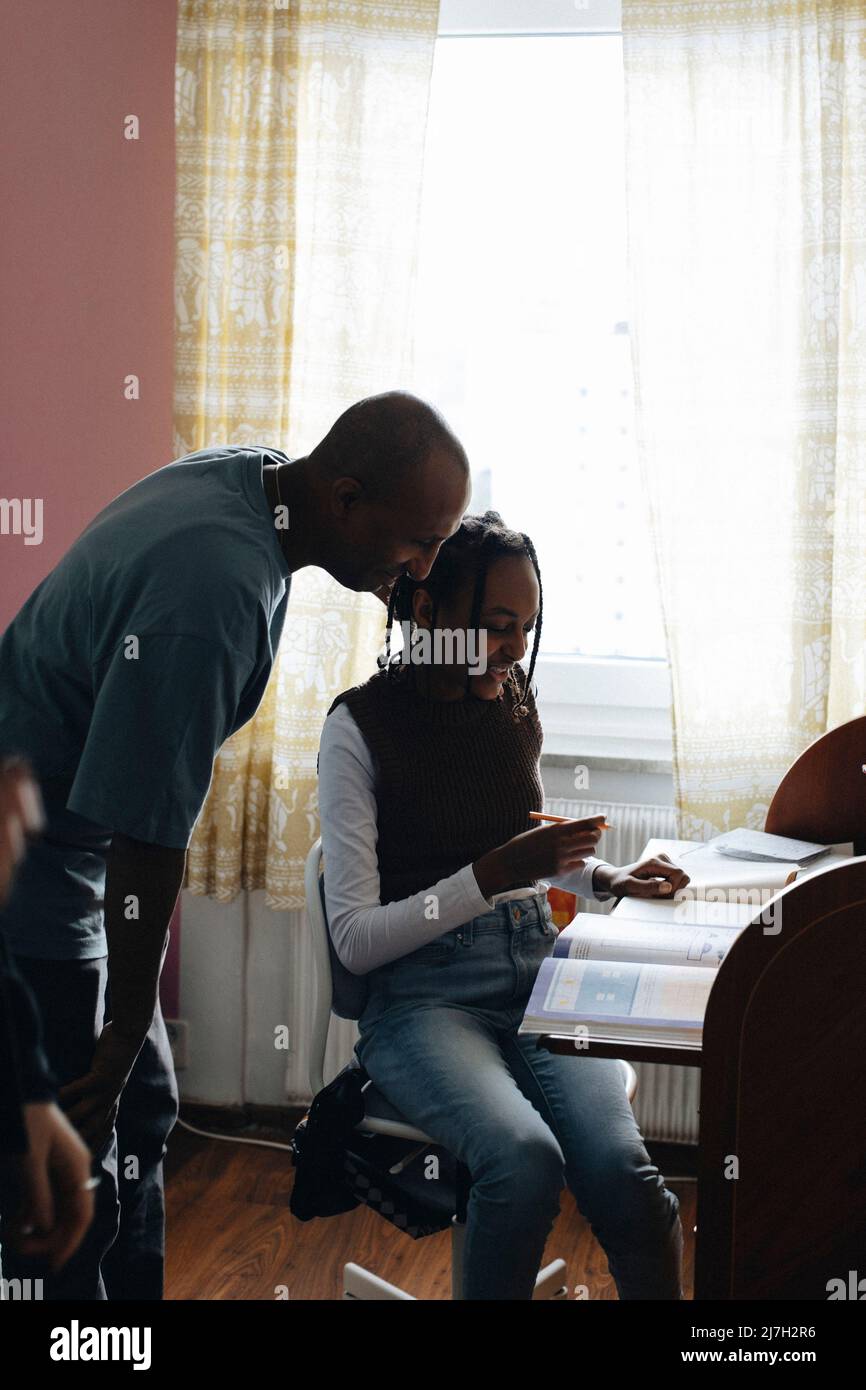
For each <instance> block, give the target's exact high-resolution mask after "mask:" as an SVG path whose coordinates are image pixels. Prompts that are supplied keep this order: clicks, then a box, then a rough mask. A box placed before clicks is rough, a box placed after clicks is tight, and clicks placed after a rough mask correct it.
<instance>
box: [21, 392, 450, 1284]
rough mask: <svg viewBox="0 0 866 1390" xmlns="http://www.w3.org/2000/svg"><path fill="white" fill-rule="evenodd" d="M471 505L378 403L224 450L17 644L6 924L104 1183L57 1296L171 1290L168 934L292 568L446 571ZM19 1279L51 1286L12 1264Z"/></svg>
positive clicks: (97, 540)
mask: <svg viewBox="0 0 866 1390" xmlns="http://www.w3.org/2000/svg"><path fill="white" fill-rule="evenodd" d="M468 499H469V469H468V463H467V460H466V455H465V452H464V450H463V448H462V446H461V445H460V443H459V441H458V440H457V439H456V437H455V436H454V434H453V433H452V432H451V430H450V429H449V427H448V426H447V424H446V423H445V421H444V420H443V419H442V417H441V416H440V415H439V414H438V412H436V411H435V410H434V409H433V408H432V407H431V406H430V405H428V404H427V403H426V402H424V401H421V400H419V399H418V398H417V397H415V396H411V395H409V394H408V393H405V392H386V393H384V394H382V395H378V396H372V397H368V398H366V399H365V400H363V401H359V402H358V403H357V404H356V405H354V406H351V407H350V408H349V410H347V411H345V412H344V414H343V415H341V416H340V418H339V419H338V420H337V421H336V422H335V424H334V425H333V426H332V428H331V429H330V431H329V432H328V434H327V435H326V436H325V438H324V439H323V440H322V441H321V442H320V443H319V444H318V445H317V446H316V448H315V449H314V450H313V451H312V452H311V453H310V454H309V455H307V456H305V457H303V458H298V459H294V460H290V459H288V458H287V457H286V455H285V454H283V453H281V452H280V451H278V450H273V449H268V448H257V447H251V448H243V447H236V446H230V447H225V448H222V447H220V448H211V449H204V450H201V451H200V452H198V453H194V454H190V455H187V456H186V457H185V458H182V459H179V460H177V461H176V462H174V463H171V464H168V465H167V466H166V467H164V468H161V469H159V470H157V472H155V473H152V474H150V475H149V476H148V477H146V478H144V479H142V481H141V482H139V483H136V484H135V485H134V486H133V487H131V488H128V489H127V490H126V491H125V492H123V493H121V494H120V496H119V497H117V498H116V499H115V500H114V501H113V502H112V503H110V504H109V506H107V507H106V508H105V509H104V510H103V511H102V512H100V513H99V515H98V516H97V517H96V518H95V519H94V521H92V522H91V523H90V525H89V526H88V527H87V528H86V529H85V530H84V532H83V533H82V534H81V536H80V537H79V538H78V540H77V541H76V542H75V544H74V545H73V546H72V547H71V549H70V550H69V551H68V552H67V553H66V555H65V556H64V557H63V559H62V560H61V561H60V562H59V564H58V565H57V566H56V567H55V568H54V570H52V572H51V573H50V574H49V575H48V576H47V577H46V579H44V580H43V581H42V583H41V584H40V585H39V586H38V587H37V589H36V590H35V591H34V593H33V594H32V595H31V596H30V598H29V599H28V600H27V602H26V603H25V604H24V606H23V608H22V609H21V610H20V612H19V613H18V615H17V616H16V618H15V619H14V620H13V622H12V623H11V624H10V626H9V628H8V629H7V630H6V632H5V633H4V635H3V637H2V639H0V753H2V752H9V753H17V754H23V755H24V756H25V757H26V758H27V759H28V760H29V762H30V764H31V766H32V768H33V771H34V774H35V775H36V777H37V779H38V781H39V784H40V786H41V789H42V795H43V800H44V804H45V814H46V822H47V823H46V828H45V832H44V834H43V836H42V837H41V839H40V840H39V841H37V842H35V843H34V844H33V845H32V846H31V847H30V849H29V852H28V854H27V857H26V858H25V860H24V862H23V864H22V866H21V871H20V873H19V875H18V878H17V880H16V883H15V886H14V888H13V891H12V893H11V895H10V898H9V901H8V903H7V904H6V906H5V909H4V910H3V912H2V914H0V930H2V931H3V933H4V935H5V936H6V939H7V944H8V947H9V949H10V951H11V952H12V953H13V955H14V961H15V965H16V967H17V969H18V971H19V972H20V974H21V975H22V976H23V977H24V978H25V980H26V981H27V983H28V985H29V986H30V989H31V990H32V992H33V994H34V995H35V997H36V1000H37V1003H38V1005H39V1009H40V1012H41V1015H42V1019H43V1025H44V1030H45V1037H44V1043H45V1051H46V1054H47V1057H48V1060H49V1063H50V1065H51V1067H52V1069H53V1071H54V1073H55V1075H56V1077H57V1079H58V1081H59V1083H60V1086H61V1090H60V1100H61V1103H62V1104H63V1106H64V1108H65V1109H66V1112H67V1114H68V1116H69V1118H70V1120H71V1121H72V1122H73V1123H74V1124H75V1125H76V1127H77V1128H78V1130H79V1131H80V1133H81V1134H82V1136H83V1138H84V1139H85V1140H86V1141H87V1143H88V1144H89V1145H90V1147H91V1149H92V1150H93V1152H94V1156H95V1172H96V1174H97V1175H100V1176H101V1179H102V1181H101V1183H100V1185H99V1188H98V1190H97V1201H96V1213H95V1216H94V1220H93V1223H92V1225H91V1227H90V1230H89V1231H88V1233H87V1235H86V1237H85V1239H84V1241H83V1242H82V1245H81V1246H80V1248H79V1249H78V1251H77V1252H76V1254H75V1255H74V1256H73V1257H72V1259H71V1260H70V1261H69V1262H68V1264H67V1265H66V1267H65V1268H64V1269H63V1270H62V1272H60V1273H59V1274H57V1275H55V1276H50V1277H48V1278H45V1281H44V1289H45V1296H46V1297H47V1298H54V1299H103V1298H111V1299H118V1298H120V1299H139V1298H145V1299H157V1298H161V1297H162V1291H163V1255H164V1204H163V1189H162V1160H163V1156H164V1153H165V1143H166V1139H167V1136H168V1134H169V1132H170V1131H171V1128H172V1126H173V1124H174V1121H175V1119H176V1116H177V1102H178V1097H177V1087H176V1083H175V1080H174V1074H173V1068H172V1065H171V1053H170V1049H169V1045H168V1038H167V1035H166V1030H165V1025H164V1022H163V1019H162V1014H161V1011H160V1008H159V999H158V986H159V974H160V970H161V967H162V961H163V959H164V956H165V950H166V947H167V944H168V923H169V920H170V918H171V914H172V911H173V909H174V905H175V902H176V900H177V896H178V893H179V891H180V885H181V883H182V880H183V872H184V864H185V857H186V848H187V845H188V843H189V839H190V835H191V832H192V829H193V826H194V824H195V821H196V819H197V817H198V815H199V812H200V810H201V807H202V805H203V803H204V800H205V797H206V795H207V790H208V787H209V785H210V780H211V776H212V770H213V760H214V757H215V755H216V753H217V751H218V750H219V748H220V746H221V744H222V743H223V742H224V741H225V740H226V739H227V738H229V737H230V735H232V734H233V733H235V732H236V731H237V730H238V729H239V728H240V727H241V726H242V725H243V724H245V723H246V722H247V721H248V720H249V719H250V718H251V717H252V715H253V714H254V713H255V710H256V708H257V707H258V705H259V702H260V700H261V698H262V695H263V693H264V689H265V686H266V684H267V680H268V676H269V674H270V671H271V666H272V664H273V660H274V656H275V653H276V650H277V647H278V644H279V639H280V635H281V632H282V627H283V621H284V617H285V611H286V605H287V601H288V594H289V587H290V584H291V576H292V574H293V573H294V572H295V571H296V570H298V569H301V568H302V567H303V566H305V565H317V566H320V567H321V568H323V569H325V570H327V571H328V572H329V573H330V574H331V575H333V577H334V578H335V579H337V580H338V581H339V582H340V583H341V584H343V585H345V586H346V587H347V588H350V589H353V590H356V591H362V590H371V591H374V592H376V593H378V594H379V596H380V597H382V598H386V597H387V594H388V592H389V590H390V588H391V586H392V585H393V582H394V579H395V578H396V577H397V575H398V574H401V573H402V572H404V571H408V572H409V573H411V574H412V575H413V577H414V578H416V579H423V578H425V577H426V575H427V574H428V573H429V571H430V568H431V567H432V565H433V561H434V560H435V558H436V554H437V552H438V549H439V546H440V545H441V543H442V541H443V540H445V539H446V538H447V537H448V536H449V535H451V534H452V533H453V532H454V531H455V530H456V529H457V526H458V525H459V523H460V518H461V516H462V515H463V512H464V511H465V509H466V506H467V504H468ZM0 1240H2V1230H0ZM3 1272H4V1275H5V1276H6V1277H15V1276H16V1275H19V1276H20V1277H28V1274H29V1273H30V1271H29V1270H28V1268H27V1267H26V1261H20V1260H19V1259H18V1257H17V1256H16V1255H15V1254H14V1253H8V1252H5V1251H4V1270H3ZM40 1273H41V1272H40Z"/></svg>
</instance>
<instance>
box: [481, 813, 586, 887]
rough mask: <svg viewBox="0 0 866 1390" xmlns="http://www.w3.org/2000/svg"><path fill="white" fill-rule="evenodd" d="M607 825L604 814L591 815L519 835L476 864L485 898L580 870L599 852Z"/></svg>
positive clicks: (544, 826) (484, 856)
mask: <svg viewBox="0 0 866 1390" xmlns="http://www.w3.org/2000/svg"><path fill="white" fill-rule="evenodd" d="M603 824H604V816H603V815H599V816H587V817H586V819H585V820H569V821H561V822H557V823H555V824H552V825H542V826H539V827H538V829H537V830H526V831H524V833H523V834H522V835H515V836H514V838H513V839H511V840H508V841H507V842H506V843H505V844H504V845H501V846H500V847H499V849H495V850H492V851H491V852H490V854H485V855H483V856H482V857H481V859H478V860H476V862H475V863H474V864H473V866H472V868H473V870H474V873H475V878H476V880H477V883H478V887H479V888H480V889H481V892H482V894H483V895H484V897H485V898H491V897H493V895H494V894H495V893H504V892H505V890H506V889H507V888H510V887H512V886H513V885H517V884H522V883H532V882H534V881H535V879H538V878H550V877H556V876H558V875H560V874H565V873H568V872H569V871H570V870H571V869H579V868H580V867H581V865H583V864H585V863H586V861H587V859H590V858H592V856H593V855H594V854H595V850H596V846H597V844H598V841H599V839H600V837H601V833H602V831H601V827H602V825H603Z"/></svg>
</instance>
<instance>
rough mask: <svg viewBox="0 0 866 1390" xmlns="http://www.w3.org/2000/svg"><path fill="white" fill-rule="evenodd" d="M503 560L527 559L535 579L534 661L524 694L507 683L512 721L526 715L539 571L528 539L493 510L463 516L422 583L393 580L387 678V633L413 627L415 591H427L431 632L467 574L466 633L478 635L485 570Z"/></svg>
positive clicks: (407, 578) (537, 630) (538, 628)
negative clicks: (511, 699) (395, 627)
mask: <svg viewBox="0 0 866 1390" xmlns="http://www.w3.org/2000/svg"><path fill="white" fill-rule="evenodd" d="M503 555H526V556H527V557H528V559H529V561H530V563H531V565H532V568H533V569H534V571H535V577H536V579H537V580H538V619H537V621H536V624H535V640H534V642H533V647H532V657H531V659H530V664H529V670H528V672H527V675H526V679H525V681H524V682H523V689H522V690H521V689H520V688H519V686H518V683H517V678H516V676H515V675H513V674H512V675H510V676H509V681H510V682H511V683H512V685H513V689H514V692H515V695H516V696H517V704H516V707H515V710H514V717H515V718H516V719H521V718H524V717H525V716H526V715H527V714H528V713H529V710H528V707H527V704H526V701H527V698H528V694H529V690H530V685H531V682H532V677H533V675H534V673H535V663H536V660H537V657H538V647H539V642H540V639H541V615H542V591H541V571H540V569H539V566H538V556H537V555H536V553H535V546H534V545H533V544H532V541H531V540H530V539H529V537H528V536H527V535H524V533H523V532H521V531H512V530H510V529H509V528H508V527H507V526H506V525H505V523H504V521H503V520H502V517H501V516H500V515H499V513H498V512H495V511H486V512H485V513H484V514H483V516H465V517H464V518H463V521H462V522H461V524H460V526H459V527H458V529H457V531H455V533H454V535H453V536H449V538H448V540H447V541H444V542H443V544H442V545H441V546H440V548H439V554H438V555H437V557H436V562H435V564H434V565H433V568H432V569H431V571H430V573H429V575H428V576H427V578H426V579H423V580H420V581H418V580H414V579H412V578H411V576H410V575H408V574H402V575H400V577H399V578H398V579H397V580H396V581H395V583H394V587H393V589H392V590H391V598H390V601H389V604H388V620H387V646H386V654H387V664H388V675H389V676H390V675H391V674H392V673H393V672H394V670H395V669H396V667H397V666H398V665H399V661H398V660H397V659H396V658H394V657H392V656H391V628H392V626H393V623H394V622H395V621H397V622H399V623H401V624H402V623H409V624H410V625H414V619H413V611H412V609H413V599H414V596H415V591H416V590H417V589H425V590H427V592H428V593H429V594H430V596H431V598H432V600H433V611H432V614H431V627H433V628H435V624H436V614H437V612H438V611H439V609H440V607H441V604H442V602H443V600H445V601H447V600H449V599H453V598H454V597H455V596H456V595H457V593H458V592H459V590H460V588H461V586H462V585H463V584H464V583H465V581H466V577H467V573H468V574H470V575H471V576H472V577H473V581H474V582H473V591H472V607H471V610H470V614H469V624H468V626H469V629H470V631H478V626H479V621H480V617H481V609H482V606H483V603H484V590H485V587H486V583H487V571H488V569H489V567H490V565H491V563H492V562H493V561H494V560H497V559H499V558H500V557H501V556H503ZM404 631H405V628H404ZM469 680H470V677H469V676H468V675H467V690H468V688H469Z"/></svg>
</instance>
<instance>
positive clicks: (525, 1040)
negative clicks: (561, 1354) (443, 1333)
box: [355, 895, 682, 1299]
mask: <svg viewBox="0 0 866 1390" xmlns="http://www.w3.org/2000/svg"><path fill="white" fill-rule="evenodd" d="M556 935H557V932H556V927H555V926H554V925H553V921H552V917H551V912H550V908H549V906H548V904H547V901H546V898H545V897H544V896H542V895H538V896H537V897H535V898H524V899H516V900H513V901H511V902H505V903H500V904H499V905H498V906H497V907H496V908H494V909H493V910H492V911H490V912H486V913H484V914H483V915H482V916H480V917H475V918H473V920H472V921H471V922H467V923H466V924H465V925H464V926H462V927H458V928H456V929H455V930H453V931H449V932H445V933H444V935H443V936H441V937H439V938H437V940H436V941H434V942H433V943H432V944H431V945H429V946H423V947H421V949H420V950H417V951H412V952H411V953H410V954H409V955H406V956H403V957H401V958H400V959H399V960H396V961H392V962H390V963H389V964H387V965H384V966H381V967H380V968H379V969H377V970H374V971H371V973H370V974H369V975H368V976H367V980H368V984H369V989H370V992H369V998H368V1002H367V1005H366V1007H365V1009H364V1013H363V1014H362V1016H361V1018H360V1020H359V1023H358V1027H359V1032H360V1037H359V1040H358V1042H357V1044H356V1047H355V1051H356V1053H357V1056H358V1059H359V1061H360V1062H361V1064H362V1065H363V1066H364V1067H365V1068H366V1069H367V1071H368V1073H369V1074H370V1076H371V1078H372V1080H373V1082H374V1083H375V1085H376V1086H377V1088H378V1089H379V1090H380V1091H381V1092H382V1093H383V1095H384V1096H386V1098H387V1099H388V1100H389V1101H390V1102H391V1104H392V1105H395V1106H397V1107H398V1109H399V1110H400V1111H402V1113H403V1115H404V1116H405V1117H406V1119H407V1120H409V1121H410V1123H412V1124H414V1125H417V1126H418V1127H419V1128H421V1129H423V1130H424V1131H425V1133H426V1134H429V1135H430V1137H431V1139H433V1140H434V1141H435V1142H436V1143H438V1144H442V1145H443V1146H444V1147H445V1148H447V1149H448V1150H449V1151H450V1152H451V1153H452V1154H454V1155H455V1157H457V1158H459V1159H460V1160H461V1161H462V1162H463V1163H465V1164H466V1166H467V1167H468V1169H469V1171H470V1174H471V1177H472V1189H471V1195H470V1199H469V1206H468V1211H467V1220H466V1241H465V1249H464V1275H463V1297H464V1298H466V1299H529V1298H531V1297H532V1291H533V1286H534V1284H535V1277H536V1275H537V1273H538V1271H539V1269H540V1267H541V1261H542V1257H543V1253H544V1246H545V1242H546V1240H547V1237H548V1236H549V1234H550V1231H551V1229H552V1227H553V1223H554V1221H555V1219H556V1217H557V1214H558V1212H559V1198H560V1192H561V1189H562V1186H563V1181H565V1183H567V1185H568V1187H569V1188H570V1189H571V1191H572V1193H573V1194H574V1197H575V1200H576V1202H577V1205H578V1208H579V1209H580V1211H581V1212H582V1213H583V1215H584V1217H585V1218H586V1220H587V1221H588V1222H589V1224H590V1226H591V1228H592V1231H593V1233H594V1235H595V1236H596V1238H597V1239H598V1241H599V1243H600V1244H601V1246H602V1248H603V1249H604V1252H605V1254H606V1256H607V1260H608V1265H609V1268H610V1272H611V1274H612V1276H613V1278H614V1280H615V1282H616V1286H617V1291H618V1293H619V1297H620V1298H621V1299H678V1298H681V1297H682V1288H681V1283H680V1273H681V1261H682V1226H681V1224H680V1218H679V1201H678V1199H677V1197H676V1196H675V1194H674V1193H672V1192H670V1191H668V1189H667V1188H666V1187H665V1184H664V1179H663V1177H662V1176H661V1174H660V1173H659V1171H658V1169H657V1168H656V1167H655V1166H654V1165H653V1163H652V1162H651V1161H650V1157H649V1155H648V1153H647V1151H646V1148H645V1147H644V1143H643V1139H642V1137H641V1133H640V1130H639V1129H638V1126H637V1123H636V1121H635V1118H634V1115H633V1113H632V1109H631V1105H630V1103H629V1100H628V1096H627V1095H626V1091H625V1087H624V1085H623V1079H622V1071H621V1068H620V1067H619V1064H618V1063H617V1062H616V1061H615V1060H613V1059H612V1058H606V1057H587V1056H585V1055H582V1054H581V1053H579V1052H575V1054H574V1056H573V1057H572V1056H561V1055H558V1054H554V1053H551V1052H548V1051H546V1050H545V1049H543V1048H539V1047H537V1045H536V1038H535V1037H534V1036H532V1035H526V1034H524V1035H522V1036H518V1034H517V1028H518V1025H519V1023H520V1021H521V1019H522V1017H523V1014H524V1011H525V1009H526V1005H527V1002H528V1000H529V995H530V992H531V989H532V985H533V983H534V980H535V977H536V974H537V972H538V969H539V966H540V964H541V962H542V961H543V960H544V959H545V957H546V956H549V955H550V954H551V953H552V951H553V946H554V943H555V941H556Z"/></svg>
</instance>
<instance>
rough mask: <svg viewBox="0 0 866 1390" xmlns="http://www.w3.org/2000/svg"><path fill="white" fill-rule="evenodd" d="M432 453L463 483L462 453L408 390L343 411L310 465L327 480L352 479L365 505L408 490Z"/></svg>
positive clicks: (465, 464) (442, 423)
mask: <svg viewBox="0 0 866 1390" xmlns="http://www.w3.org/2000/svg"><path fill="white" fill-rule="evenodd" d="M434 451H435V453H436V454H438V455H439V456H440V458H442V457H443V456H446V455H447V456H448V457H449V458H451V459H452V460H453V461H454V463H455V464H456V465H457V467H458V468H459V469H460V470H461V471H462V472H463V475H464V477H465V478H467V479H468V477H469V460H468V458H467V457H466V451H465V449H464V448H463V445H462V444H461V443H460V440H459V439H458V438H457V436H456V434H455V433H454V431H453V430H452V429H451V427H450V425H449V424H448V422H447V421H446V420H445V418H444V416H442V415H441V414H440V412H439V411H438V410H437V409H436V408H435V406H432V405H430V403H429V402H428V401H425V400H422V399H421V397H420V396H414V395H412V393H411V392H410V391H382V392H381V393H380V394H379V395H377V396H365V397H364V399H363V400H360V401H356V402H355V404H354V405H350V406H349V408H348V410H344V411H343V413H342V415H340V416H339V417H338V419H336V420H335V421H334V423H333V425H332V426H331V428H330V429H329V431H328V433H327V434H326V435H325V437H324V439H323V440H322V441H321V443H320V444H317V445H316V447H315V449H314V450H313V451H312V453H311V454H310V462H311V463H313V464H314V465H315V466H316V467H317V468H320V469H321V470H322V472H323V473H324V474H325V476H326V477H327V478H328V479H329V480H331V479H334V478H340V477H354V478H357V479H358V481H359V482H361V483H363V484H364V488H365V491H366V492H367V496H368V498H369V499H370V501H379V500H381V499H382V498H384V497H391V498H393V497H394V496H395V495H396V494H397V493H399V492H401V491H402V489H403V486H404V484H405V483H409V485H410V486H411V485H412V483H413V479H414V477H415V476H416V475H417V474H418V471H419V469H420V467H421V465H422V464H423V463H424V462H425V461H426V460H427V459H429V457H430V455H431V454H432V453H433V452H434Z"/></svg>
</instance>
